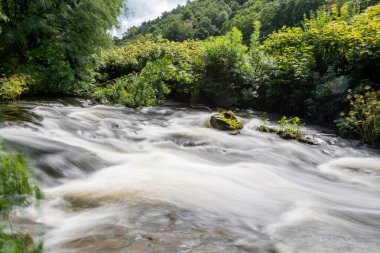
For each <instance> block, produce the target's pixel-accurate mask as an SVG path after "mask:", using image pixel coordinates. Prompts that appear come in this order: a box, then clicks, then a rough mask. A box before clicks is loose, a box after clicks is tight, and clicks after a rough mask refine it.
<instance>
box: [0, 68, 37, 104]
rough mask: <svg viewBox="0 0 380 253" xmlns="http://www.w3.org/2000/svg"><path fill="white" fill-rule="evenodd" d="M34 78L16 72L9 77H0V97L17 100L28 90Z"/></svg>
mask: <svg viewBox="0 0 380 253" xmlns="http://www.w3.org/2000/svg"><path fill="white" fill-rule="evenodd" d="M33 83H34V80H33V78H32V77H31V76H29V75H26V74H16V75H12V76H10V77H9V78H6V77H4V78H0V98H1V99H2V100H6V101H8V100H12V101H13V102H15V101H16V100H17V99H19V98H20V96H21V95H22V94H23V93H25V92H27V91H28V90H29V88H30V86H31V85H33Z"/></svg>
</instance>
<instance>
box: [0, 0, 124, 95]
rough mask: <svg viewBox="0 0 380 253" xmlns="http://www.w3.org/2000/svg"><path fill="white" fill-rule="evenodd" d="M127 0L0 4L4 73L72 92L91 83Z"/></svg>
mask: <svg viewBox="0 0 380 253" xmlns="http://www.w3.org/2000/svg"><path fill="white" fill-rule="evenodd" d="M123 5H124V1H123V0H112V1H106V0H82V1H76V0H64V1H60V0H0V10H1V11H0V13H1V15H0V17H1V18H0V31H1V33H0V45H1V46H0V58H1V59H2V62H0V73H1V74H5V75H6V76H10V75H12V74H17V73H25V74H28V75H30V76H32V77H33V79H34V80H35V81H36V86H35V87H36V90H38V91H43V92H72V91H74V90H76V89H78V88H79V87H80V86H82V85H83V84H84V83H88V82H89V81H90V79H91V74H92V73H91V67H92V64H93V58H92V56H93V55H94V54H96V53H97V52H98V51H99V49H100V47H101V46H104V45H106V44H107V43H108V42H109V41H110V38H109V35H108V33H107V32H108V30H109V29H110V28H111V27H112V26H114V25H116V22H117V16H118V15H119V14H120V11H121V10H122V8H123Z"/></svg>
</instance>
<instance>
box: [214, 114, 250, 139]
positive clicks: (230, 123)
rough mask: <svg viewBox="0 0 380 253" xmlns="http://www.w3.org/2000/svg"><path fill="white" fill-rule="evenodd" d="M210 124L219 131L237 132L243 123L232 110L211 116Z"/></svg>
mask: <svg viewBox="0 0 380 253" xmlns="http://www.w3.org/2000/svg"><path fill="white" fill-rule="evenodd" d="M210 125H211V126H212V127H213V128H215V129H218V130H221V131H229V132H231V134H238V133H239V130H241V129H243V127H244V124H243V123H242V122H241V121H239V120H238V119H237V118H236V116H235V114H234V113H233V112H232V111H222V112H218V113H216V114H214V115H213V116H211V120H210Z"/></svg>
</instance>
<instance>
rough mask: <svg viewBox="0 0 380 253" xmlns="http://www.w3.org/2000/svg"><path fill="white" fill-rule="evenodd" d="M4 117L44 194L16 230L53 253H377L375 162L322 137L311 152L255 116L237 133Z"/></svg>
mask: <svg viewBox="0 0 380 253" xmlns="http://www.w3.org/2000/svg"><path fill="white" fill-rule="evenodd" d="M3 110H4V108H3ZM7 110H8V111H7ZM6 111H7V112H6V113H7V114H9V115H13V116H12V117H8V120H4V119H3V120H2V123H0V137H1V138H3V139H5V140H6V141H7V142H9V143H11V144H12V145H14V146H15V147H17V148H18V149H20V150H22V151H24V152H26V153H27V154H28V155H29V157H30V159H31V162H32V167H33V173H34V174H35V177H36V178H37V180H38V181H39V184H40V185H41V188H42V190H43V192H44V195H45V198H44V200H42V201H40V202H36V203H34V204H33V205H31V206H30V207H27V208H22V209H19V210H16V212H15V214H14V216H15V217H13V219H14V223H17V221H19V223H20V224H18V226H19V227H20V228H22V229H25V230H27V231H29V232H30V231H31V232H32V233H34V235H35V236H36V237H38V238H40V239H41V240H43V241H44V248H45V252H54V253H69V252H70V253H74V252H75V253H79V252H81V253H82V252H107V253H108V252H144V253H145V252H169V253H170V252H206V253H211V252H215V253H223V252H225V253H234V252H268V253H288V252H289V253H293V252H297V253H298V252H299V253H301V252H305V253H330V252H331V253H336V252H339V253H344V252H355V253H362V252H366V253H378V252H380V156H379V152H378V151H375V150H371V149H370V148H368V147H363V146H359V145H356V144H355V143H354V142H349V141H345V140H342V139H340V138H338V137H336V136H334V135H331V134H326V133H324V132H323V131H321V130H320V129H319V128H316V127H313V126H306V127H305V129H304V131H305V132H306V133H308V134H311V135H315V136H316V137H317V138H318V139H319V140H320V142H321V144H320V145H318V146H310V145H307V144H302V143H299V142H296V141H288V140H282V139H280V138H279V137H278V136H276V135H274V134H267V133H261V132H259V131H257V130H256V128H257V127H258V126H259V125H260V123H261V120H260V119H259V118H256V117H242V118H241V120H242V121H243V122H244V124H245V128H244V129H243V130H242V131H241V134H240V135H238V136H232V135H228V134H226V133H224V132H221V131H217V130H214V129H209V128H206V127H205V125H206V123H207V121H208V119H209V118H210V115H211V114H210V113H209V112H205V111H199V110H194V109H190V108H186V107H182V106H180V105H173V104H166V105H162V106H157V107H152V108H143V109H128V108H125V107H116V106H114V107H111V106H102V105H91V104H90V103H88V102H86V101H84V100H75V99H73V100H70V102H67V101H64V100H55V101H43V100H42V101H29V102H25V101H24V102H19V103H17V104H15V105H10V106H9V107H8V109H6ZM3 113H5V112H4V111H3ZM9 115H8V116H9ZM31 221H33V222H31ZM24 223H25V224H24Z"/></svg>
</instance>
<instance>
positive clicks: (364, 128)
mask: <svg viewBox="0 0 380 253" xmlns="http://www.w3.org/2000/svg"><path fill="white" fill-rule="evenodd" d="M347 100H348V101H349V102H350V110H349V112H348V113H341V115H340V116H341V118H340V119H338V120H337V121H336V124H337V126H338V128H339V130H340V132H341V133H342V134H343V135H350V134H352V133H354V134H357V135H359V136H360V137H361V138H362V139H363V140H364V142H366V143H370V144H374V143H376V142H377V141H378V140H379V138H380V91H379V90H373V89H372V88H371V87H370V86H365V87H364V92H354V91H352V90H348V95H347Z"/></svg>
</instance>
